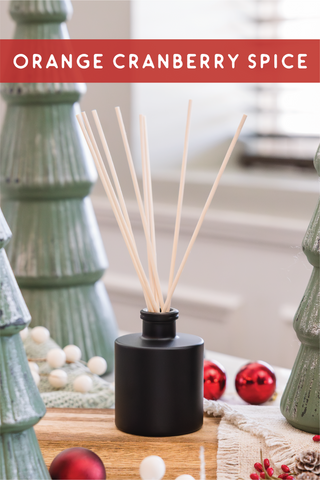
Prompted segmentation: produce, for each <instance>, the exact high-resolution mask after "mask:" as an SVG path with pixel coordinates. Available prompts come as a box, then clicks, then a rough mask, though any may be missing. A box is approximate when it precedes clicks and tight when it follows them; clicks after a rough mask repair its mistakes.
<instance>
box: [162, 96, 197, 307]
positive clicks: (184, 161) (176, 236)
mask: <svg viewBox="0 0 320 480" xmlns="http://www.w3.org/2000/svg"><path fill="white" fill-rule="evenodd" d="M191 108H192V100H189V104H188V114H187V125H186V133H185V137H184V147H183V157H182V165H181V175H180V186H179V195H178V205H177V215H176V224H175V228H174V237H173V246H172V255H171V264H170V274H169V285H168V291H170V289H171V286H172V283H173V278H174V268H175V264H176V257H177V249H178V241H179V233H180V223H181V212H182V202H183V194H184V186H185V181H186V170H187V158H188V145H189V133H190V120H191ZM169 309H170V305H169Z"/></svg>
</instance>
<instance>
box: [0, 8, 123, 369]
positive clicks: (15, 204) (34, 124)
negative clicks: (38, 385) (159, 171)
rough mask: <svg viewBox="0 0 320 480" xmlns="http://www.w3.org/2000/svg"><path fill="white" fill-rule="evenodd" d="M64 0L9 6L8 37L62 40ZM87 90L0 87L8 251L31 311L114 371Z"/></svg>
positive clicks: (0, 180) (0, 170)
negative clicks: (84, 123)
mask: <svg viewBox="0 0 320 480" xmlns="http://www.w3.org/2000/svg"><path fill="white" fill-rule="evenodd" d="M71 13H72V6H71V3H70V1H68V0H37V1H33V0H32V1H31V0H23V1H21V0H19V1H17V0H13V1H11V4H10V14H11V16H12V18H13V19H14V20H15V21H16V22H17V26H16V30H15V35H14V38H18V39H60V38H68V32H67V28H66V25H65V23H64V22H65V20H66V19H67V18H68V17H70V15H71ZM84 92H85V86H84V85H83V84H75V83H71V84H65V83H26V84H17V83H13V84H5V85H3V86H2V91H1V93H2V96H3V98H4V99H5V100H6V102H7V112H6V116H5V120H4V126H3V131H2V137H1V150H0V154H1V162H0V184H1V195H2V207H3V211H4V214H5V216H6V218H7V221H8V223H9V225H10V228H11V229H12V232H13V241H12V242H11V243H10V245H9V247H8V249H7V254H8V257H9V260H10V263H11V265H12V268H13V271H14V273H15V276H16V279H17V282H18V284H19V286H20V288H21V289H22V293H23V296H24V299H25V301H26V303H27V305H28V308H29V310H30V312H31V315H32V326H36V325H43V326H46V327H47V328H48V329H49V330H50V332H51V335H52V337H53V338H54V340H55V341H56V342H57V343H58V344H59V345H60V346H61V347H64V346H65V345H67V344H76V345H78V346H79V347H80V348H81V350H82V352H83V359H84V360H87V359H88V358H90V357H92V356H94V355H100V356H102V357H104V358H105V359H106V360H107V362H108V371H109V372H110V371H112V370H113V343H114V339H115V337H116V334H117V328H116V322H115V319H114V314H113V311H112V307H111V304H110V301H109V298H108V295H107V292H106V290H105V288H104V285H103V283H102V282H101V280H100V279H101V277H102V275H103V273H104V271H105V269H106V268H107V266H108V264H107V258H106V255H105V251H104V247H103V244H102V240H101V236H100V232H99V229H98V226H97V223H96V219H95V215H94V212H93V209H92V205H91V201H90V199H89V198H88V195H89V193H90V191H91V189H92V186H93V184H94V182H95V181H96V176H97V174H96V170H95V167H94V164H93V161H92V159H91V157H90V155H89V153H88V151H87V147H86V146H85V145H84V143H83V139H82V136H81V132H80V130H79V127H78V125H77V122H76V117H75V114H76V112H78V111H79V106H78V104H77V102H78V100H79V98H80V96H81V94H82V93H84Z"/></svg>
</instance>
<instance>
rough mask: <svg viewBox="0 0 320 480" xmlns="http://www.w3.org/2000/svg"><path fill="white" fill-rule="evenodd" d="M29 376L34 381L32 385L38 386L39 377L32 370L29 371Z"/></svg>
mask: <svg viewBox="0 0 320 480" xmlns="http://www.w3.org/2000/svg"><path fill="white" fill-rule="evenodd" d="M31 375H32V378H33V380H34V383H35V384H36V385H37V386H38V385H39V383H40V376H39V375H38V374H37V372H35V371H34V370H31Z"/></svg>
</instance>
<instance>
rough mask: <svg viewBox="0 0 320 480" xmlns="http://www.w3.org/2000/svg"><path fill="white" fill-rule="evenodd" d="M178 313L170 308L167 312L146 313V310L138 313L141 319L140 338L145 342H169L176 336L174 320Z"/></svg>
mask: <svg viewBox="0 0 320 480" xmlns="http://www.w3.org/2000/svg"><path fill="white" fill-rule="evenodd" d="M178 317H179V312H178V310H176V309H175V308H171V309H170V311H169V312H166V313H157V312H148V310H147V309H143V310H141V311H140V318H141V319H142V338H144V339H147V340H169V339H173V338H175V336H176V320H177V318H178Z"/></svg>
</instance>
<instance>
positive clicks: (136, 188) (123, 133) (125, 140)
mask: <svg viewBox="0 0 320 480" xmlns="http://www.w3.org/2000/svg"><path fill="white" fill-rule="evenodd" d="M116 114H117V119H118V123H119V127H120V132H121V136H122V140H123V144H124V148H125V151H126V155H127V160H128V165H129V169H130V174H131V178H132V182H133V187H134V191H135V194H136V198H137V202H138V207H139V210H140V216H141V221H142V226H143V230H144V235H145V237H146V242H147V250H148V255H150V260H151V266H152V271H153V274H154V279H155V283H156V287H157V293H158V297H159V300H160V306H161V309H162V310H163V307H164V301H163V296H162V292H161V287H160V280H159V274H158V270H157V266H156V262H155V258H154V254H153V250H152V245H151V240H150V234H149V231H148V225H147V220H146V216H145V212H144V208H143V203H142V198H141V194H140V189H139V184H138V180H137V175H136V172H135V168H134V164H133V160H132V155H131V151H130V147H129V142H128V138H127V134H126V130H125V127H124V123H123V119H122V115H121V111H120V108H119V107H116Z"/></svg>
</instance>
